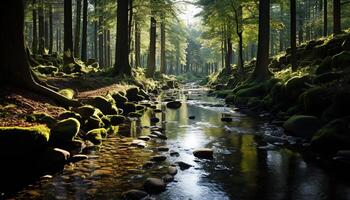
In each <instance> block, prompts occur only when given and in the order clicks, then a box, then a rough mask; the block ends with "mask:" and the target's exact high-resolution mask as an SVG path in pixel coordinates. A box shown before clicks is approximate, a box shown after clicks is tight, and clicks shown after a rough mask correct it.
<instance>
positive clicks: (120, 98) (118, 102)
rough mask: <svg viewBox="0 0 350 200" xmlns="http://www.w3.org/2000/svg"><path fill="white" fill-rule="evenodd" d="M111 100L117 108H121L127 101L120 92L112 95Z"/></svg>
mask: <svg viewBox="0 0 350 200" xmlns="http://www.w3.org/2000/svg"><path fill="white" fill-rule="evenodd" d="M112 98H113V99H114V101H115V103H116V105H117V106H118V107H121V106H122V105H123V104H124V103H126V102H127V101H128V99H127V98H126V97H125V94H122V92H118V93H115V94H112Z"/></svg>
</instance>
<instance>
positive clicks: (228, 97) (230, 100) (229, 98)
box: [225, 94, 235, 105]
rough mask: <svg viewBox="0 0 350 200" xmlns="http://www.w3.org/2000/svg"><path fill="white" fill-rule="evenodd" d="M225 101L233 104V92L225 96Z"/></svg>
mask: <svg viewBox="0 0 350 200" xmlns="http://www.w3.org/2000/svg"><path fill="white" fill-rule="evenodd" d="M225 103H226V104H230V105H232V104H234V103H235V95H234V94H230V95H228V96H227V97H226V98H225Z"/></svg>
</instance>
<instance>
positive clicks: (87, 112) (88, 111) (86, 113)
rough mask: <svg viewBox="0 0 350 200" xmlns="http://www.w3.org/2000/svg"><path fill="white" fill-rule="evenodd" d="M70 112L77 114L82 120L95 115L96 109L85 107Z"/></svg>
mask: <svg viewBox="0 0 350 200" xmlns="http://www.w3.org/2000/svg"><path fill="white" fill-rule="evenodd" d="M72 111H75V112H76V113H78V114H79V115H80V116H81V117H82V118H83V119H87V118H89V117H91V116H92V115H94V114H95V112H96V109H95V108H94V107H92V106H89V105H85V106H81V107H78V108H72Z"/></svg>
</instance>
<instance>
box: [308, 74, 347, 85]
mask: <svg viewBox="0 0 350 200" xmlns="http://www.w3.org/2000/svg"><path fill="white" fill-rule="evenodd" d="M342 76H343V74H342V73H339V72H327V73H323V74H320V75H318V76H316V77H315V78H314V80H313V83H314V84H325V83H329V82H332V81H335V80H339V79H340V78H341V77H342Z"/></svg>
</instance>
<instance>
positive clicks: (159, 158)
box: [151, 155, 166, 162]
mask: <svg viewBox="0 0 350 200" xmlns="http://www.w3.org/2000/svg"><path fill="white" fill-rule="evenodd" d="M165 160H166V156H163V155H155V156H152V157H151V161H154V162H163V161H165Z"/></svg>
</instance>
